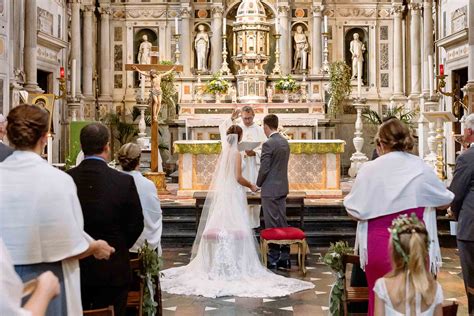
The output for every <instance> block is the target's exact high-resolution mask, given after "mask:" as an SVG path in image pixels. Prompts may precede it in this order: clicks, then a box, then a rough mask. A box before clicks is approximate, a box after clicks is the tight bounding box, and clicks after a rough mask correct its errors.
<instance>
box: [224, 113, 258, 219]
mask: <svg viewBox="0 0 474 316" xmlns="http://www.w3.org/2000/svg"><path fill="white" fill-rule="evenodd" d="M234 124H235V125H238V126H240V127H241V128H242V132H243V135H242V141H243V142H260V143H262V144H263V142H265V141H266V140H267V136H265V132H264V131H263V128H262V127H261V126H259V125H257V124H256V123H255V111H254V110H253V108H252V107H251V106H249V105H246V106H244V107H242V110H239V109H236V110H234V111H233V112H232V115H231V117H230V118H228V119H226V120H224V122H222V124H221V125H220V126H219V133H220V135H221V140H225V139H226V137H227V136H226V135H227V131H228V129H229V127H231V126H232V125H234ZM261 155H262V146H258V147H257V148H254V149H253V150H247V151H245V152H244V153H242V156H243V162H244V163H243V164H242V168H243V169H242V176H243V177H245V178H246V179H248V180H249V181H250V182H252V183H255V182H257V177H258V170H259V169H260V157H261ZM246 190H247V192H250V190H249V189H246ZM248 211H249V219H250V226H251V227H252V228H257V227H260V205H249V206H248Z"/></svg>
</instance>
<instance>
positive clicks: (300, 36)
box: [293, 25, 309, 71]
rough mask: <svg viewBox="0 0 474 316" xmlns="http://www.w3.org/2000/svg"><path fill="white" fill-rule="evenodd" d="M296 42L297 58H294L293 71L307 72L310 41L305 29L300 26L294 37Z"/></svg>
mask: <svg viewBox="0 0 474 316" xmlns="http://www.w3.org/2000/svg"><path fill="white" fill-rule="evenodd" d="M293 39H294V41H295V56H294V58H293V64H294V66H293V70H297V71H305V70H306V67H307V61H308V49H309V45H308V39H307V38H306V34H304V31H303V27H302V26H301V25H298V26H297V27H296V33H295V35H294V37H293Z"/></svg>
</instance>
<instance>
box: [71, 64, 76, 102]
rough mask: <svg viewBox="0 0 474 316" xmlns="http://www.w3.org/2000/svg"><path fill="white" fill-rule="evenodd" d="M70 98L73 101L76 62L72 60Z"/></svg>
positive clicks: (74, 95)
mask: <svg viewBox="0 0 474 316" xmlns="http://www.w3.org/2000/svg"><path fill="white" fill-rule="evenodd" d="M71 96H72V98H73V99H74V98H75V97H76V60H75V59H73V60H72V65H71Z"/></svg>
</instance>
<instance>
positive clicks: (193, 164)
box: [174, 140, 345, 196]
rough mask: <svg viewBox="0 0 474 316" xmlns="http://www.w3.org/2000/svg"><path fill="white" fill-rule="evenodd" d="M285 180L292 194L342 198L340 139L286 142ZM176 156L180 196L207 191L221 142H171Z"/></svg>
mask: <svg viewBox="0 0 474 316" xmlns="http://www.w3.org/2000/svg"><path fill="white" fill-rule="evenodd" d="M289 144H290V151H291V154H290V161H289V164H288V180H289V185H290V190H291V191H303V192H305V193H306V194H307V195H308V196H342V190H341V153H343V152H344V146H345V142H344V141H343V140H289ZM174 151H175V153H177V154H178V155H179V158H178V169H179V188H178V195H179V196H192V195H193V194H194V192H196V191H205V190H208V189H209V185H210V183H211V180H212V175H213V173H214V169H215V166H216V165H217V159H218V156H219V153H220V151H221V142H220V141H213V140H188V141H176V142H174Z"/></svg>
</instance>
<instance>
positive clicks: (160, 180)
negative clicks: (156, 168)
mask: <svg viewBox="0 0 474 316" xmlns="http://www.w3.org/2000/svg"><path fill="white" fill-rule="evenodd" d="M165 175H166V173H164V172H146V173H144V174H143V176H144V177H145V178H147V179H148V180H150V181H151V182H153V184H154V185H155V187H156V190H157V191H158V193H159V194H166V193H168V191H167V190H166V181H165Z"/></svg>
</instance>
